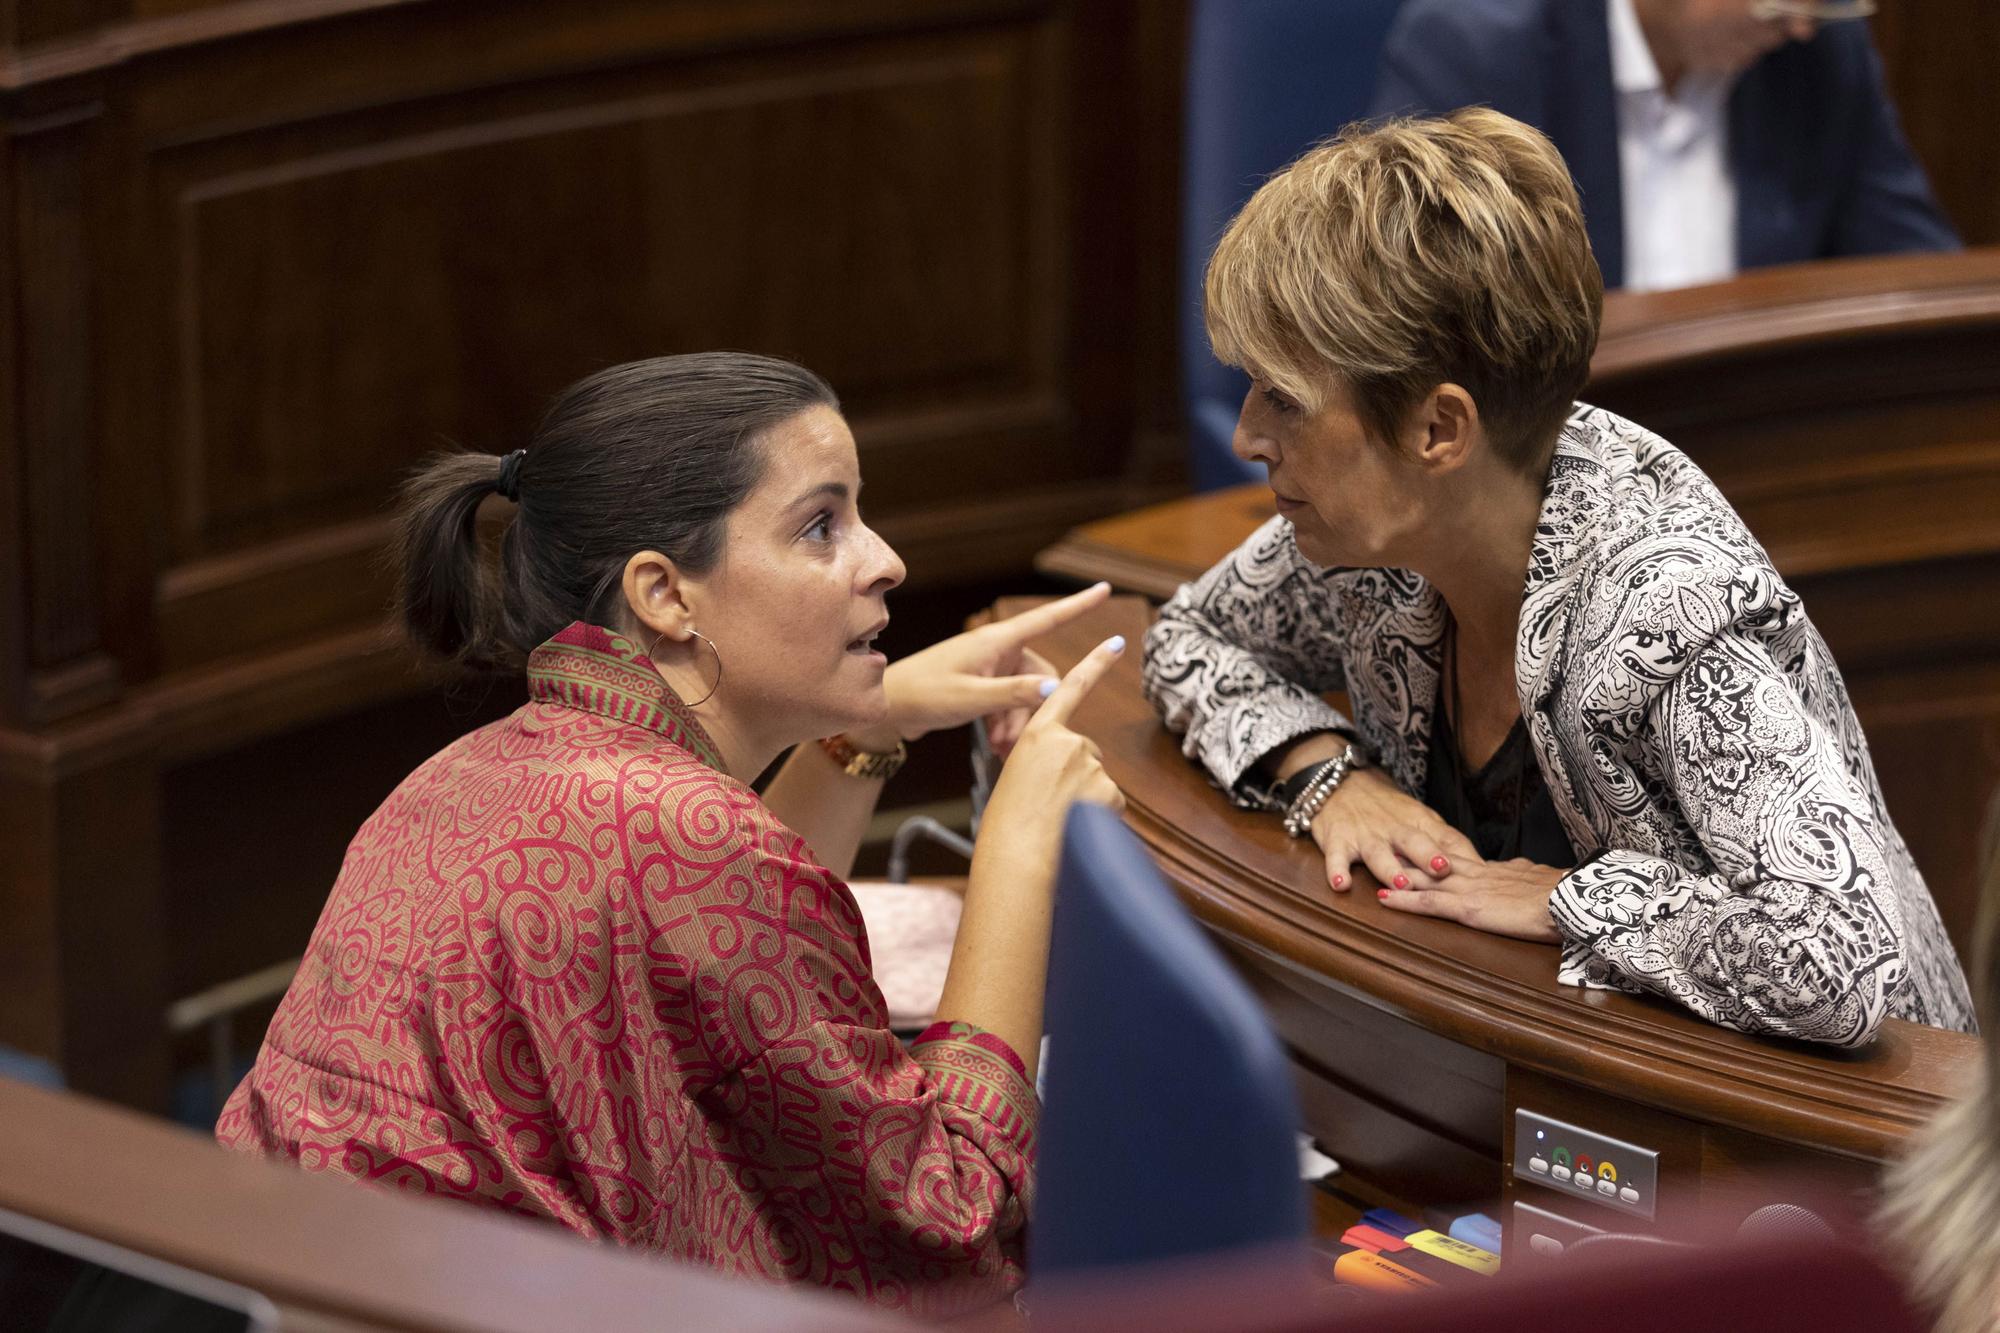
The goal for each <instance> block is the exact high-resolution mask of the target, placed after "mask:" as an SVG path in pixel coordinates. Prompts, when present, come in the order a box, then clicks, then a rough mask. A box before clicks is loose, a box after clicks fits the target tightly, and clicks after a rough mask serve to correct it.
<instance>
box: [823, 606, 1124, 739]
mask: <svg viewBox="0 0 2000 1333" xmlns="http://www.w3.org/2000/svg"><path fill="white" fill-rule="evenodd" d="M1110 595H1111V585H1110V584H1108V583H1099V584H1097V585H1096V586H1094V587H1090V588H1085V589H1084V590H1083V591H1082V592H1079V593H1073V594H1071V595H1070V596H1068V597H1065V598H1062V599H1061V600H1060V601H1055V602H1050V603H1048V604H1047V605H1045V606H1038V607H1036V608H1034V609H1033V610H1031V611H1023V612H1022V613H1021V614H1020V615H1018V616H1013V617H1011V618H1009V619H1007V620H996V621H994V622H993V623H992V624H989V625H982V626H980V627H979V628H978V629H974V630H967V631H966V632H965V633H963V634H956V635H953V636H952V637H951V638H949V639H946V640H944V641H943V642H941V643H934V644H932V645H931V646H930V647H928V648H926V649H924V650H923V651H922V652H919V653H912V654H911V655H910V656H908V657H906V658H904V659H902V660H901V661H899V662H894V663H891V664H890V666H889V669H888V671H887V672H886V673H885V674H884V675H883V678H882V688H883V691H884V692H885V693H886V694H887V695H888V696H889V715H888V717H887V719H886V720H885V721H884V722H883V724H882V731H883V732H884V733H885V734H884V735H882V736H880V737H879V738H875V742H874V743H871V739H870V737H868V736H866V735H862V734H857V733H850V735H851V736H852V737H853V739H854V740H855V743H856V744H858V745H861V746H862V748H864V749H881V750H889V749H893V748H895V741H896V740H897V739H901V740H906V741H913V740H916V739H917V738H918V737H919V736H922V735H924V734H925V733H927V732H932V731H942V730H944V729H945V728H947V727H962V726H964V725H965V724H966V723H968V722H970V721H972V720H973V719H974V718H980V717H983V718H985V719H986V720H987V727H986V732H987V743H988V744H989V745H991V746H992V747H993V749H994V751H995V752H996V753H998V754H1001V755H1005V754H1006V753H1007V752H1008V751H1009V750H1010V749H1012V748H1013V746H1014V745H1015V743H1016V741H1017V739H1018V738H1019V737H1020V735H1021V732H1022V729H1023V728H1024V727H1026V726H1027V723H1028V718H1029V716H1030V715H1031V714H1033V713H1034V712H1035V710H1036V708H1037V706H1039V705H1040V704H1041V702H1042V699H1043V698H1044V696H1045V694H1046V693H1047V692H1048V691H1049V690H1051V689H1053V688H1054V687H1055V684H1056V679H1055V675H1056V673H1055V668H1053V667H1051V666H1050V665H1049V664H1048V662H1047V661H1046V660H1044V659H1043V658H1041V657H1040V656H1038V655H1036V654H1035V653H1034V652H1032V651H1030V649H1029V648H1028V644H1029V643H1030V642H1031V641H1032V640H1034V639H1037V638H1039V637H1041V636H1042V635H1044V634H1047V633H1049V632H1050V631H1051V630H1055V629H1058V628H1060V627H1061V626H1063V625H1066V624H1068V623H1069V622H1070V621H1072V620H1075V619H1076V618H1077V617H1078V616H1080V615H1082V614H1084V613H1085V612H1086V611H1089V610H1091V609H1092V608H1093V607H1096V606H1099V605H1101V604H1102V603H1103V602H1104V600H1105V599H1106V598H1107V597H1109V596H1110ZM1071 674H1072V675H1074V674H1075V673H1074V672H1072V673H1071ZM888 732H894V733H895V734H894V736H893V737H891V736H889V735H887V734H886V733H888ZM880 742H886V743H880Z"/></svg>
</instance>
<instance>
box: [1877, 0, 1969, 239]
mask: <svg viewBox="0 0 2000 1333" xmlns="http://www.w3.org/2000/svg"><path fill="white" fill-rule="evenodd" d="M1870 26H1871V27H1872V28H1873V30H1874V33H1875V45H1876V47H1877V49H1878V50H1880V51H1881V53H1882V66H1883V73H1884V75H1885V77H1886V78H1887V81H1888V85H1889V92H1890V95H1891V96H1892V97H1893V98H1894V99H1895V102H1896V108H1897V110H1898V111H1899V112H1900V113H1901V116H1902V121H1903V130H1904V133H1905V134H1907V135H1908V136H1909V140H1910V147H1911V149H1912V151H1914V152H1915V153H1916V155H1917V160H1918V161H1920V162H1922V163H1923V164H1924V169H1925V170H1926V171H1927V172H1928V173H1929V174H1930V178H1931V187H1932V188H1933V189H1934V190H1936V191H1937V197H1938V202H1939V203H1940V204H1942V205H1943V206H1944V211H1945V212H1946V213H1947V214H1948V215H1949V216H1950V217H1951V220H1952V221H1953V222H1954V223H1956V224H1957V226H1958V230H1959V233H1960V234H1961V235H1963V236H1964V237H1965V240H1966V242H1967V244H1970V245H1996V244H2000V184H1996V181H1995V176H1994V170H1993V169H1994V164H1995V163H1996V162H2000V119H1996V118H1995V117H1994V115H1993V114H1992V111H1991V109H1990V102H1991V99H1992V95H1993V93H1992V82H1991V78H1990V75H1989V64H1990V61H1991V58H1992V53H1993V52H1994V51H1996V50H2000V6H1995V5H1993V4H1991V3H1989V0H1921V3H1916V4H1888V5H1883V6H1882V8H1881V11H1880V12H1879V13H1877V14H1876V15H1875V17H1874V18H1873V19H1872V20H1871V21H1870Z"/></svg>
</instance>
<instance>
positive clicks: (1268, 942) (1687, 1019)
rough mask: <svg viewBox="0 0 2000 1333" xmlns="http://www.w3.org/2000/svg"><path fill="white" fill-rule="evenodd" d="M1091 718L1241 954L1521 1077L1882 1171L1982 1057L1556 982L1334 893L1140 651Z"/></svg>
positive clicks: (1524, 949)
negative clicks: (1553, 1081)
mask: <svg viewBox="0 0 2000 1333" xmlns="http://www.w3.org/2000/svg"><path fill="white" fill-rule="evenodd" d="M999 609H1000V611H1001V612H1002V613H1003V614H1005V613H1007V612H1009V611H1011V610H1013V609H1014V607H1013V605H1012V604H1008V603H1003V604H1002V605H1001V607H1000V608H999ZM1149 616H1150V609H1149V607H1148V606H1147V604H1146V603H1145V602H1144V601H1142V600H1141V599H1138V598H1129V597H1128V598H1121V599H1117V600H1116V601H1115V602H1114V603H1112V605H1111V607H1110V608H1109V609H1108V610H1107V611H1105V612H1104V613H1102V614H1101V615H1099V616H1096V617H1093V618H1092V619H1090V620H1088V621H1086V622H1084V623H1082V624H1079V625H1077V626H1073V627H1071V628H1070V629H1069V630H1067V631H1066V632H1064V633H1063V634H1061V635H1059V636H1052V638H1051V639H1050V641H1049V642H1048V643H1047V644H1046V645H1044V646H1043V647H1042V651H1043V652H1044V653H1046V654H1048V655H1049V656H1050V657H1051V660H1053V661H1055V662H1056V663H1057V664H1058V665H1066V664H1067V663H1068V662H1070V661H1073V660H1075V659H1076V658H1077V657H1080V656H1081V654H1082V653H1083V652H1084V651H1087V650H1088V648H1089V646H1090V645H1091V644H1093V643H1095V642H1097V641H1098V640H1099V639H1100V638H1102V637H1103V636H1104V635H1106V634H1108V633H1123V634H1125V635H1126V636H1127V638H1128V639H1129V640H1131V641H1132V642H1134V643H1137V642H1138V636H1139V635H1141V634H1143V633H1144V629H1145V626H1146V624H1147V622H1148V619H1149ZM1078 725H1079V727H1080V728H1081V729H1083V730H1084V731H1085V732H1087V734H1089V735H1090V736H1091V737H1092V738H1093V739H1095V740H1096V741H1097V742H1098V744H1099V745H1100V746H1101V747H1102V748H1103V751H1104V761H1105V764H1106V767H1107V768H1108V770H1109V771H1110V773H1111V775H1112V776H1113V777H1114V778H1115V779H1116V780H1117V782H1118V783H1119V785H1120V787H1121V788H1122V789H1123V790H1124V792H1125V796H1126V800H1127V802H1128V811H1127V821H1128V823H1129V824H1130V826H1131V827H1132V829H1133V830H1134V831H1135V832H1136V833H1137V834H1138V835H1139V837H1140V838H1141V840H1142V841H1144V842H1145V844H1146V846H1147V848H1148V849H1149V850H1150V851H1151V852H1152V854H1153V856H1154V859H1155V860H1156V861H1157V862H1158V863H1159V865H1160V867H1161V869H1162V870H1163V871H1164V872H1165V874H1166V875H1167V877H1168V879H1169V880H1170V882H1171V883H1172V884H1173V885H1174V887H1175V888H1176V889H1177V890H1178V891H1179V893H1180V895H1181V897H1182V899H1183V900H1184V901H1185V902H1186V903H1187V904H1188V906H1189V908H1190V909H1191V910H1192V911H1193V912H1194V914H1195V915H1196V916H1197V917H1198V918H1199V919H1200V920H1201V921H1202V922H1203V923H1204V924H1205V925H1207V926H1208V927H1209V928H1210V929H1211V930H1213V931H1215V932H1216V933H1218V934H1219V935H1221V936H1223V937H1225V938H1226V939H1227V940H1229V941H1230V942H1232V943H1233V944H1234V945H1235V946H1237V948H1238V950H1239V951H1240V952H1239V957H1240V958H1247V959H1248V960H1249V961H1250V964H1251V966H1252V967H1258V966H1262V967H1265V968H1269V969H1273V970H1277V971H1284V972H1289V973H1291V974H1293V975H1292V980H1293V981H1299V980H1302V979H1303V980H1306V981H1308V982H1309V983H1316V984H1317V985H1318V986H1320V987H1323V988H1325V989H1326V990H1329V991H1335V992H1342V993H1344V994H1345V995H1347V996H1350V997H1353V998H1356V999H1357V1000H1358V1001H1359V1002H1360V1003H1362V1004H1365V1005H1366V1006H1368V1007H1370V1008H1373V1009H1377V1010H1381V1011H1384V1012H1386V1013H1389V1014H1392V1015H1394V1016H1396V1017H1398V1018H1401V1019H1403V1020H1406V1021H1407V1022H1408V1023H1410V1024H1413V1025H1415V1026H1416V1027H1418V1028H1421V1029H1423V1030H1425V1031H1428V1032H1430V1033H1433V1034H1435V1035H1437V1036H1439V1037H1443V1038H1445V1039H1447V1040H1448V1041H1450V1042H1452V1043H1456V1044H1459V1045H1462V1046H1465V1047H1469V1048H1471V1049H1473V1050H1475V1051H1477V1052H1481V1053H1483V1054H1485V1055H1489V1056H1492V1057H1497V1058H1498V1059H1499V1060H1501V1061H1504V1062H1505V1063H1506V1064H1508V1065H1510V1066H1518V1067H1523V1068H1527V1069H1532V1070H1535V1071H1538V1072H1540V1073H1543V1074H1547V1075H1550V1076H1552V1077H1556V1078H1559V1079H1562V1080H1565V1081H1567V1082H1570V1083H1574V1084H1577V1085H1579V1086H1582V1087H1587V1088H1595V1089H1599V1090H1602V1091H1604V1092H1606V1093H1609V1094H1612V1095H1615V1096H1617V1097H1619V1098H1621V1099H1624V1100H1629V1101H1633V1102H1636V1103H1640V1104H1643V1105H1645V1106H1648V1107H1651V1108H1654V1109H1657V1110H1661V1111H1665V1112H1669V1113H1672V1114H1674V1115H1679V1116H1684V1117H1686V1118H1688V1119H1690V1120H1693V1121H1698V1122H1701V1123H1703V1124H1709V1125H1721V1126H1726V1127H1729V1128H1733V1129H1737V1130H1741V1131H1743V1132H1745V1133H1749V1134H1754V1135H1757V1136H1760V1137H1762V1138H1767V1139H1773V1140H1778V1141H1782V1142H1786V1143H1791V1144H1795V1145H1798V1146H1800V1147H1805V1148H1809V1149H1812V1150H1815V1151H1819V1152H1830V1153H1835V1154H1839V1155H1843V1156H1848V1157H1856V1158H1862V1159H1869V1160H1875V1159H1880V1158H1883V1157H1886V1156H1888V1155H1889V1154H1890V1153H1891V1152H1892V1151H1893V1149H1894V1147H1895V1145H1896V1144H1897V1143H1898V1142H1900V1141H1901V1140H1902V1139H1903V1138H1904V1136H1906V1135H1907V1134H1908V1133H1909V1132H1910V1130H1911V1129H1913V1128H1914V1127H1916V1126H1917V1125H1918V1124H1921V1123H1922V1122H1923V1121H1924V1120H1925V1119H1926V1118H1928V1117H1929V1116H1930V1115H1931V1114H1932V1113H1933V1112H1934V1111H1935V1110H1936V1109H1937V1107H1938V1105H1939V1104H1940V1101H1941V1099H1942V1098H1943V1097H1944V1096H1946V1095H1948V1094H1949V1092H1950V1091H1951V1089H1952V1088H1953V1087H1954V1086H1956V1080H1957V1079H1958V1078H1959V1077H1960V1072H1961V1071H1962V1070H1963V1069H1964V1067H1965V1066H1966V1064H1967V1062H1968V1061H1969V1060H1970V1059H1972V1058H1973V1056H1974V1052H1975V1051H1976V1048H1977V1045H1978V1043H1977V1040H1976V1039H1975V1038H1971V1037H1967V1036H1964V1035H1962V1034H1959V1033H1950V1032H1943V1031H1939V1030H1937V1029H1934V1028H1925V1027H1920V1026H1917V1025H1914V1024H1910V1023H1903V1022H1897V1021H1891V1022H1889V1023H1888V1024H1886V1025H1885V1028H1884V1031H1883V1035H1882V1036H1881V1038H1880V1039H1879V1040H1878V1041H1876V1042H1875V1043H1874V1044H1873V1045H1872V1046H1870V1047H1869V1048H1868V1049H1867V1050H1865V1051H1861V1052H1857V1053H1852V1054H1849V1053H1843V1052H1838V1051H1832V1050H1826V1049H1821V1048H1816V1047H1812V1046H1808V1045H1805V1044H1801V1043H1792V1042H1784V1041H1771V1040H1765V1039H1761V1038H1756V1037H1748V1036H1744V1035H1742V1034H1740V1033H1736V1032H1731V1031H1727V1030H1724V1029H1721V1028H1717V1027H1715V1026H1713V1025H1711V1024H1709V1023H1706V1022H1704V1021H1702V1020H1700V1019H1698V1018H1696V1017H1694V1016H1693V1015H1691V1014H1689V1013H1687V1012H1685V1011H1683V1010H1681V1009H1678V1008H1676V1007H1674V1006H1671V1005H1669V1004H1666V1003H1664V1002H1660V1001H1655V1000H1652V999H1647V998H1641V997H1633V996H1628V995H1623V994H1616V993H1612V992H1606V991H1587V990H1582V989H1579V988H1576V987H1570V986H1562V985H1558V984H1557V982H1556V975H1555V974H1556V961H1557V956H1556V950H1555V949H1554V948H1553V947H1552V946H1547V945H1537V944H1530V943H1526V942H1523V941H1519V940H1509V939H1502V938H1499V937H1497V936H1492V935H1486V934H1483V933H1480V932H1477V931H1473V930H1469V929H1466V928H1464V927H1461V926H1457V925H1454V924H1452V923H1450V922H1445V921H1439V920H1435V919H1431V918H1425V917H1414V916H1408V915H1403V914H1399V913H1395V912H1392V911H1390V910H1389V909H1388V908H1385V907H1383V906H1381V905H1380V904H1379V903H1378V902H1377V901H1376V900H1375V896H1374V894H1373V892H1372V891H1370V890H1372V888H1373V887H1374V886H1373V884H1372V882H1371V881H1366V880H1364V881H1363V883H1362V884H1361V885H1358V886H1357V888H1356V890H1355V891H1351V892H1348V893H1344V894H1335V893H1332V892H1330V891H1328V890H1327V889H1326V887H1325V877H1324V867H1323V861H1322V858H1321V857H1320V856H1319V854H1318V852H1317V850H1316V849H1315V848H1314V847H1313V846H1312V845H1311V844H1309V843H1307V842H1301V841H1295V840H1293V839H1291V838H1289V837H1287V836H1286V835H1285V834H1284V832H1283V830H1282V829H1280V828H1279V827H1278V825H1277V822H1276V821H1275V820H1273V819H1272V818H1271V817H1270V816H1269V815H1265V814H1259V813H1254V812H1247V811H1241V810H1237V809H1234V808H1233V807H1231V806H1230V805H1229V804H1228V803H1227V802H1226V801H1224V800H1223V799H1222V797H1221V795H1220V794H1219V793H1218V792H1217V791H1215V789H1214V788H1212V787H1211V786H1210V785H1209V784H1208V782H1207V781H1206V779H1205V778H1204V777H1203V776H1202V774H1201V772H1200V771H1199V770H1198V769H1197V768H1196V767H1195V766H1194V765H1192V764H1190V763H1189V762H1188V761H1187V760H1186V759H1185V758H1183V757H1182V755H1181V753H1180V750H1179V746H1178V743H1177V741H1176V739H1175V738H1174V737H1172V736H1171V735H1169V734H1168V733H1167V731H1166V729H1165V728H1164V727H1163V726H1162V725H1161V723H1160V720H1159V717H1158V715H1157V714H1156V713H1155V712H1154V711H1153V709H1152V707H1151V706H1150V705H1149V704H1148V703H1147V702H1146V700H1145V699H1144V698H1143V697H1142V695H1141V693H1140V688H1139V664H1138V654H1137V653H1128V654H1127V656H1126V658H1125V660H1124V661H1122V662H1120V663H1119V664H1118V666H1117V667H1116V668H1115V669H1114V670H1113V671H1112V673H1111V674H1110V675H1109V676H1108V677H1107V678H1106V680H1105V681H1104V682H1103V683H1102V684H1100V685H1099V686H1098V688H1097V689H1096V690H1095V691H1094V692H1093V693H1092V695H1091V696H1090V698H1089V699H1088V700H1087V701H1086V703H1085V705H1084V707H1083V709H1082V710H1081V711H1080V712H1079V714H1078ZM1334 1072H1336V1073H1338V1072H1339V1071H1334ZM1493 1137H1494V1139H1495V1140H1496V1141H1497V1139H1498V1130H1497V1127H1496V1129H1495V1130H1494V1133H1493ZM1496 1184H1497V1182H1496Z"/></svg>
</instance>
